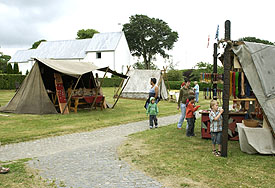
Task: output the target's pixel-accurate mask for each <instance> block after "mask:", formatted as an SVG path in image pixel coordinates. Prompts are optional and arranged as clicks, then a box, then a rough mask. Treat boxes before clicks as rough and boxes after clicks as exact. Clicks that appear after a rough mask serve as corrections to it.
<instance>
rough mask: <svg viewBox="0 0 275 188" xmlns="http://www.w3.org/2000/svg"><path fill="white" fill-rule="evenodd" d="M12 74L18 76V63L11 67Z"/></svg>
mask: <svg viewBox="0 0 275 188" xmlns="http://www.w3.org/2000/svg"><path fill="white" fill-rule="evenodd" d="M13 74H19V67H18V63H14V66H13Z"/></svg>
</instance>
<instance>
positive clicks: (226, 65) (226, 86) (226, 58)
mask: <svg viewBox="0 0 275 188" xmlns="http://www.w3.org/2000/svg"><path fill="white" fill-rule="evenodd" d="M230 29H231V23H230V21H229V20H226V21H225V41H226V42H227V41H230ZM230 48H231V46H230V43H228V42H227V45H226V48H225V52H224V62H223V66H224V84H223V109H224V112H223V129H222V153H221V156H222V157H227V145H228V116H229V85H230V68H231V58H230Z"/></svg>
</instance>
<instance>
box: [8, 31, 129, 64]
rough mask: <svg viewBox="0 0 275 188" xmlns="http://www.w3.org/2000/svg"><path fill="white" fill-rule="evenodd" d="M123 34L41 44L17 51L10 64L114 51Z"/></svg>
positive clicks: (98, 35)
mask: <svg viewBox="0 0 275 188" xmlns="http://www.w3.org/2000/svg"><path fill="white" fill-rule="evenodd" d="M123 35H124V34H123V32H110V33H97V34H95V35H94V36H93V38H91V39H78V40H61V41H46V42H41V44H40V45H39V46H38V48H37V49H32V50H19V51H17V52H16V53H15V54H14V55H13V56H12V58H11V59H10V61H9V62H10V63H13V62H17V63H23V62H28V61H29V60H31V59H32V58H51V59H83V58H85V57H86V54H87V52H102V51H115V50H116V47H117V45H118V43H119V41H120V38H121V37H122V36H123Z"/></svg>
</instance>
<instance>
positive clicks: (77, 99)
mask: <svg viewBox="0 0 275 188" xmlns="http://www.w3.org/2000/svg"><path fill="white" fill-rule="evenodd" d="M94 100H95V96H93V95H92V96H72V98H71V101H70V102H69V109H70V110H73V111H74V112H75V113H77V108H78V105H80V104H93V102H94ZM104 101H105V96H103V95H98V96H97V98H96V102H95V109H96V107H97V105H99V106H100V108H101V110H102V109H103V106H104ZM71 104H74V106H71Z"/></svg>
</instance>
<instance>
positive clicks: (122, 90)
mask: <svg viewBox="0 0 275 188" xmlns="http://www.w3.org/2000/svg"><path fill="white" fill-rule="evenodd" d="M129 79H130V77H128V78H127V81H126V83H125V85H124V86H123V88H122V89H121V91H120V93H119V95H118V97H117V98H116V102H115V104H114V105H113V106H112V109H114V108H115V106H116V103H117V101H118V99H119V98H120V95H121V94H122V92H123V90H124V88H125V87H126V85H127V83H128V81H129Z"/></svg>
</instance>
